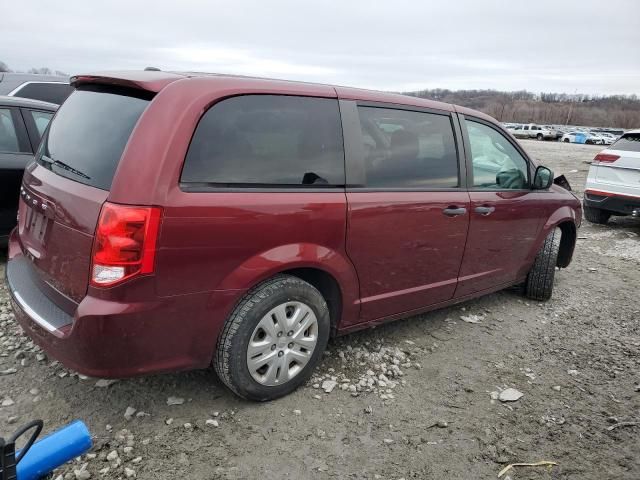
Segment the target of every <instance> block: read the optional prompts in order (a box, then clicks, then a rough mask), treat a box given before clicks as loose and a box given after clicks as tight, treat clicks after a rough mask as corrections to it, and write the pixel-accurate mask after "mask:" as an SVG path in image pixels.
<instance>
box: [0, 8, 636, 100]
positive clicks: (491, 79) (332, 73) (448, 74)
mask: <svg viewBox="0 0 640 480" xmlns="http://www.w3.org/2000/svg"><path fill="white" fill-rule="evenodd" d="M636 2H637V0H626V1H623V0H608V1H606V2H605V1H601V0H591V1H589V0H575V1H568V0H555V1H547V0H529V1H527V0H524V1H519V0H510V1H509V0H505V1H498V0H488V1H483V0H475V1H473V0H441V1H435V0H431V1H427V0H423V1H420V0H414V1H404V0H394V1H389V0H387V1H385V2H375V1H355V0H341V1H326V2H320V1H309V0H306V1H305V0H298V1H278V0H262V1H260V0H255V1H235V2H219V1H212V0H210V1H191V0H185V1H171V2H168V1H165V2H161V1H157V0H155V1H149V0H128V1H119V0H117V1H115V0H110V1H105V2H97V1H87V0H65V1H64V2H52V1H50V0H46V1H45V0H29V1H25V2H21V3H20V8H12V9H3V15H2V17H3V18H2V22H1V28H0V60H3V61H4V62H6V63H7V64H8V65H9V66H10V67H11V68H13V69H21V70H24V69H28V68H31V67H43V66H47V67H50V68H52V69H58V70H63V71H66V72H69V73H71V74H75V73H81V72H87V71H95V70H114V69H139V68H143V67H145V66H148V65H152V66H158V67H160V68H162V69H167V70H171V69H172V70H199V71H210V72H221V73H238V74H245V75H259V76H267V77H276V78H287V79H292V80H308V81H316V82H323V83H334V84H341V85H350V86H359V87H366V88H375V89H382V90H399V91H407V90H418V89H422V88H436V87H440V88H449V89H471V88H492V89H497V90H522V89H526V90H530V91H533V92H540V91H554V92H568V93H573V92H575V91H577V92H579V93H590V94H594V93H603V94H614V93H625V94H630V93H636V94H640V51H639V50H638V45H640V17H638V12H637V7H638V5H637V3H636Z"/></svg>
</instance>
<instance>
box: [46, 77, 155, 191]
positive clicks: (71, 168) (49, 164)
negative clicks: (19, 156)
mask: <svg viewBox="0 0 640 480" xmlns="http://www.w3.org/2000/svg"><path fill="white" fill-rule="evenodd" d="M137 95H139V94H138V93H137V92H136V96H132V95H131V92H128V91H123V90H122V89H113V88H107V87H84V88H83V87H81V88H80V89H78V90H76V91H74V92H73V93H72V94H71V96H70V97H69V98H68V99H67V101H66V102H65V103H64V104H63V105H62V106H61V107H60V109H59V110H58V113H57V114H56V116H55V117H54V119H53V121H52V122H51V124H50V126H49V129H48V131H47V133H46V134H45V137H44V139H43V141H42V144H41V146H40V150H39V152H38V158H37V162H38V163H39V164H40V165H42V166H44V167H46V168H48V169H49V170H51V171H53V172H55V173H57V174H58V175H61V176H63V177H67V178H70V179H71V180H75V181H78V182H80V183H85V184H87V185H91V186H93V187H97V188H101V189H103V190H109V189H110V188H111V182H112V181H113V176H114V174H115V171H116V168H117V167H118V163H119V162H120V157H121V156H122V152H123V151H124V148H125V146H126V144H127V141H128V140H129V137H130V136H131V132H132V131H133V128H134V127H135V125H136V123H137V122H138V118H140V115H141V114H142V112H143V111H144V109H145V108H146V107H147V105H148V104H149V99H148V98H140V97H139V96H137Z"/></svg>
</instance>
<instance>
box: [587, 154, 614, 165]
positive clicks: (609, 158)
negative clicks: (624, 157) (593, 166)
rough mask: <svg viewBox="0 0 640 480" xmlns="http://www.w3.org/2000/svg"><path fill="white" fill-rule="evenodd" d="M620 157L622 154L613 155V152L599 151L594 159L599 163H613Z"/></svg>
mask: <svg viewBox="0 0 640 480" xmlns="http://www.w3.org/2000/svg"><path fill="white" fill-rule="evenodd" d="M619 158H620V155H613V154H611V153H599V154H598V155H596V157H595V158H594V159H593V161H594V162H599V163H613V162H615V161H616V160H618V159H619Z"/></svg>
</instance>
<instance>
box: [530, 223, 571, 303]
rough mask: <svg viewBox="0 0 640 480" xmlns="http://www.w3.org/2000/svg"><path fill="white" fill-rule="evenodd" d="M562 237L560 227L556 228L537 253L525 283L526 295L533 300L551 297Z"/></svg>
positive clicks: (543, 299)
mask: <svg viewBox="0 0 640 480" xmlns="http://www.w3.org/2000/svg"><path fill="white" fill-rule="evenodd" d="M561 237H562V232H561V231H560V229H559V228H554V229H553V231H551V233H549V235H547V238H545V240H544V243H543V244H542V248H541V249H540V251H539V252H538V255H536V259H535V261H534V262H533V267H531V270H529V274H528V275H527V282H526V283H525V295H526V296H527V297H529V298H531V299H532V300H539V301H546V300H549V299H550V298H551V294H552V293H553V280H554V278H555V274H556V264H557V262H558V252H559V251H560V238H561Z"/></svg>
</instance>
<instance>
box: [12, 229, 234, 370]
mask: <svg viewBox="0 0 640 480" xmlns="http://www.w3.org/2000/svg"><path fill="white" fill-rule="evenodd" d="M14 235H15V233H14V234H12V237H11V239H10V245H9V247H10V248H9V260H8V262H7V268H6V276H7V285H8V287H9V292H10V296H11V304H12V307H13V310H14V313H15V316H16V319H17V321H18V322H19V323H20V325H21V326H22V328H23V329H24V331H25V332H26V333H27V334H28V335H29V336H30V337H31V338H32V339H33V341H34V342H35V343H36V344H37V345H39V346H40V347H41V348H42V349H43V350H44V351H45V352H47V354H49V355H50V356H51V357H53V358H55V359H56V360H59V361H60V362H61V363H62V364H63V365H65V366H66V367H68V368H71V369H73V370H75V371H77V372H79V373H81V374H84V375H88V376H92V377H104V378H122V377H130V376H135V375H142V374H148V373H155V372H168V371H177V370H187V369H193V368H206V367H208V366H209V365H210V363H211V359H212V356H213V353H214V349H215V345H216V341H217V337H218V334H219V332H220V330H221V327H222V324H223V322H224V319H225V318H226V314H227V310H228V309H230V308H232V306H233V305H234V303H235V301H236V299H237V297H238V295H241V293H239V292H238V291H232V292H229V291H224V292H208V293H201V294H193V295H180V296H176V297H167V298H159V299H158V298H156V299H154V301H148V302H136V303H123V302H119V301H111V300H106V299H103V298H98V296H97V295H92V294H91V292H90V293H89V294H88V295H87V296H86V297H85V298H84V299H83V300H82V301H81V302H80V303H79V304H78V305H77V309H76V310H75V312H74V314H73V315H69V314H67V313H65V312H64V311H62V310H61V309H60V308H59V307H58V306H57V305H56V304H55V303H53V301H52V300H50V299H49V298H48V297H47V295H45V294H44V293H43V292H41V291H40V290H39V289H38V285H37V283H35V282H34V281H33V279H30V278H29V274H28V272H29V271H28V268H27V267H28V262H29V260H28V259H26V258H25V257H24V256H22V254H21V253H16V250H15V248H12V247H15V238H14ZM25 262H26V263H25ZM29 282H31V283H29ZM97 293H98V294H99V293H100V292H97Z"/></svg>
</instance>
